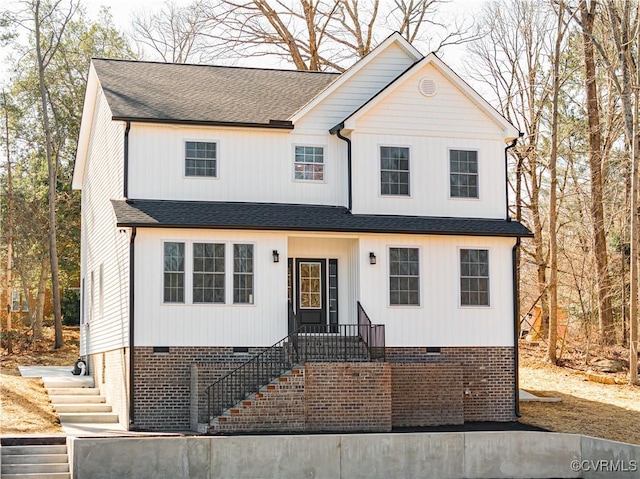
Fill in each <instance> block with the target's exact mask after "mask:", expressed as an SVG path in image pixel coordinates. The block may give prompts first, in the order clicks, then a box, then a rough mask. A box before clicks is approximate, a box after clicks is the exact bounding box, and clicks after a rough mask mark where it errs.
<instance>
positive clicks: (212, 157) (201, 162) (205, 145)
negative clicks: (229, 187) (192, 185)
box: [184, 141, 218, 178]
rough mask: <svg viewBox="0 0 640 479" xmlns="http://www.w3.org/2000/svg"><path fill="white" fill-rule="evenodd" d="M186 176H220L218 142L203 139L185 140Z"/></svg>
mask: <svg viewBox="0 0 640 479" xmlns="http://www.w3.org/2000/svg"><path fill="white" fill-rule="evenodd" d="M184 171H185V175H186V176H208V177H212V178H217V177H218V160H217V144H216V143H211V142H203V141H187V142H185V157H184Z"/></svg>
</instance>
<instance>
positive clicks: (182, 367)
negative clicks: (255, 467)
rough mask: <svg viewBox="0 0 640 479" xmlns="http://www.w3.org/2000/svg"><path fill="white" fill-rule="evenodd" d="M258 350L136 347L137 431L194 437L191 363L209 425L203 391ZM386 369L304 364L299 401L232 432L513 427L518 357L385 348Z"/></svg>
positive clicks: (279, 401)
mask: <svg viewBox="0 0 640 479" xmlns="http://www.w3.org/2000/svg"><path fill="white" fill-rule="evenodd" d="M259 351H260V349H255V350H254V349H252V350H250V351H249V354H234V353H233V348H221V347H171V348H170V351H169V353H168V354H166V353H164V354H163V353H161V354H158V353H154V352H153V348H151V347H137V348H136V357H135V364H136V368H135V398H134V399H135V427H136V428H137V429H142V430H164V431H170V430H187V429H189V427H190V424H192V423H193V422H194V421H193V420H191V421H190V419H191V418H190V409H191V408H190V394H191V390H192V387H191V374H192V372H191V367H192V365H194V364H197V371H198V374H197V382H196V384H197V388H198V394H197V397H198V401H197V402H198V404H197V420H198V422H201V423H205V422H207V405H206V395H205V388H206V387H207V386H209V385H211V384H212V383H213V382H215V381H216V380H217V379H219V378H220V377H222V376H223V375H224V374H227V373H228V372H229V371H231V370H232V369H234V368H236V367H237V366H239V365H240V364H241V363H243V362H244V361H246V360H247V359H249V358H250V357H251V356H253V355H254V354H256V353H257V352H259ZM387 361H388V362H387V363H307V364H306V367H305V371H304V375H303V378H304V387H303V396H301V395H300V389H299V388H297V390H295V391H294V392H293V393H292V392H290V391H289V392H283V394H282V397H280V398H276V396H274V399H273V401H272V402H271V403H269V405H267V404H266V403H265V404H264V405H261V406H260V408H261V410H260V411H259V412H258V413H257V416H256V417H255V418H254V419H253V424H254V425H255V427H253V426H252V427H248V426H249V423H250V422H251V419H250V418H249V417H250V416H249V415H247V416H246V419H243V420H242V421H239V422H238V424H240V423H242V424H244V426H242V428H241V427H240V426H238V427H232V428H227V429H226V431H229V432H231V431H240V430H244V431H249V430H273V431H276V430H277V431H282V432H286V431H299V430H302V429H300V427H301V426H300V425H301V424H302V422H301V421H303V422H304V430H307V431H335V432H338V431H388V430H390V429H391V427H392V426H393V427H411V426H428V425H440V424H459V423H461V422H463V421H464V422H468V421H512V420H514V419H515V417H514V395H513V387H514V369H513V368H514V361H513V348H509V347H487V348H481V347H477V348H473V347H469V348H467V347H464V348H441V351H440V354H429V355H428V354H426V349H425V348H388V349H387ZM294 389H295V388H294ZM301 411H304V417H303V418H302V419H301V418H300V417H299V415H300V412H301ZM243 414H246V413H239V415H243ZM278 415H281V416H282V417H281V418H280V419H278V418H277V417H278ZM194 417H195V416H194ZM243 417H244V416H243ZM282 428H286V429H282Z"/></svg>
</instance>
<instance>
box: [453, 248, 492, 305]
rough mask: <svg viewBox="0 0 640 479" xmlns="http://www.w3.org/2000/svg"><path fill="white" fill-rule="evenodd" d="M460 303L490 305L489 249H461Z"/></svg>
mask: <svg viewBox="0 0 640 479" xmlns="http://www.w3.org/2000/svg"><path fill="white" fill-rule="evenodd" d="M460 304H461V305H462V306H489V250H486V249H461V250H460Z"/></svg>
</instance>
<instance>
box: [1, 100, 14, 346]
mask: <svg viewBox="0 0 640 479" xmlns="http://www.w3.org/2000/svg"><path fill="white" fill-rule="evenodd" d="M2 98H3V101H4V123H5V143H6V147H7V150H6V152H7V190H8V191H7V194H8V196H9V221H8V223H9V224H8V228H7V353H9V354H12V353H13V344H12V341H11V339H12V338H11V329H12V324H11V320H12V318H11V313H12V310H13V308H12V303H13V209H14V202H13V177H12V176H11V149H10V148H9V107H8V105H7V94H6V93H5V92H4V90H3V91H2Z"/></svg>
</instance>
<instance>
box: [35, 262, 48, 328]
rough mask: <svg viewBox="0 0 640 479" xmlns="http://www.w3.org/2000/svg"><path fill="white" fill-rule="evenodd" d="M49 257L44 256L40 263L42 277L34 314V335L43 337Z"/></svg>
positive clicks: (39, 282)
mask: <svg viewBox="0 0 640 479" xmlns="http://www.w3.org/2000/svg"><path fill="white" fill-rule="evenodd" d="M47 263H48V261H47V258H45V257H43V258H42V264H41V265H40V279H39V280H38V295H37V296H36V312H35V314H34V316H33V337H34V338H35V339H42V320H43V319H44V300H45V292H46V289H47V276H48V274H47V272H48V271H47Z"/></svg>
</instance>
